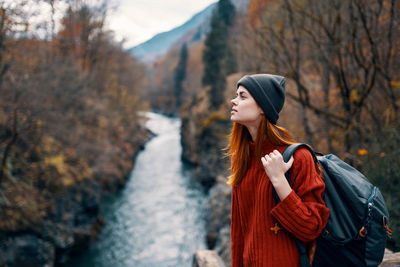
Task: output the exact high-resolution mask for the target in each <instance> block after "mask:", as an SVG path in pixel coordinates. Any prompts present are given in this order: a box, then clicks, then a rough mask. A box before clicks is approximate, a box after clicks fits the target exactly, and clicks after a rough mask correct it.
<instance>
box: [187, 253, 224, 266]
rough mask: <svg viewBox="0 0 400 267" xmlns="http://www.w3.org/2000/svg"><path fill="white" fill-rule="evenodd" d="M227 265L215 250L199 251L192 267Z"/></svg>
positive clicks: (195, 254)
mask: <svg viewBox="0 0 400 267" xmlns="http://www.w3.org/2000/svg"><path fill="white" fill-rule="evenodd" d="M225 266H226V265H225V263H224V262H223V261H222V259H221V258H220V257H219V256H218V254H217V252H216V251H214V250H197V251H196V252H195V253H194V256H193V264H192V267H225Z"/></svg>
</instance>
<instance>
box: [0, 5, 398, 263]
mask: <svg viewBox="0 0 400 267" xmlns="http://www.w3.org/2000/svg"><path fill="white" fill-rule="evenodd" d="M243 1H244V2H246V3H247V4H246V8H245V9H238V8H236V7H235V6H237V4H236V2H240V1H232V2H235V3H232V2H231V1H230V0H220V1H218V5H217V8H216V10H215V12H214V13H213V15H212V16H211V18H210V21H209V27H208V28H209V29H208V33H207V34H206V36H205V37H204V38H201V39H196V41H191V40H192V39H190V37H187V38H186V39H185V38H183V39H181V40H180V41H179V42H178V43H177V44H176V45H174V46H173V48H172V49H171V50H170V51H169V52H168V54H167V55H165V56H163V57H160V58H159V59H158V60H157V61H155V62H153V63H151V64H144V63H141V62H139V61H138V60H136V59H135V58H134V57H132V56H130V55H129V54H128V53H127V52H126V51H125V50H124V49H123V44H122V43H119V42H117V41H116V40H115V36H114V33H113V32H112V31H110V30H109V29H107V27H106V26H105V22H106V19H107V16H108V13H109V11H110V9H111V8H112V7H111V6H110V5H109V4H107V3H108V2H107V1H105V0H104V1H102V0H95V1H81V0H73V1H64V0H37V1H33V0H17V1H1V2H0V265H1V264H2V261H4V259H6V257H7V252H9V251H8V250H7V246H8V249H11V248H12V247H13V246H12V244H15V243H16V242H17V241H18V240H19V238H28V237H29V240H30V242H32V244H33V245H32V247H38V248H43V249H44V248H45V249H46V250H48V243H50V244H51V248H50V250H51V251H52V252H51V253H49V255H53V256H49V258H46V259H45V261H46V262H47V261H49V262H50V261H53V260H54V257H55V260H56V262H57V263H58V264H63V263H65V262H66V261H67V260H68V256H65V255H73V254H74V253H77V251H78V250H79V249H80V248H81V247H82V246H83V247H86V246H87V245H88V243H89V242H90V240H93V239H94V238H95V236H96V234H97V233H98V231H99V229H100V228H101V225H102V219H101V215H100V214H99V210H98V203H99V201H100V199H101V197H102V196H103V195H105V194H110V193H112V192H116V191H118V190H119V189H120V188H121V187H123V185H124V183H125V179H126V176H127V173H128V172H129V171H130V169H131V168H132V166H133V157H134V155H136V154H137V153H138V152H139V150H140V149H141V148H142V147H143V144H144V143H145V142H146V140H147V139H148V138H149V136H150V135H149V133H148V132H147V131H146V129H145V128H144V127H143V123H144V118H143V117H142V116H141V115H140V114H141V113H140V111H146V110H149V109H152V110H156V111H159V112H162V113H165V114H168V115H175V116H179V117H181V119H182V146H183V154H182V158H183V159H184V160H185V161H188V162H190V163H192V164H193V165H194V166H195V172H194V175H195V176H196V177H197V178H198V179H199V180H200V181H201V183H202V184H203V185H205V187H206V188H211V187H212V186H213V185H215V184H218V183H219V182H220V181H219V180H221V179H220V177H226V176H227V162H226V158H224V151H223V148H224V147H225V146H226V144H227V135H228V134H229V130H230V125H231V124H230V121H229V111H230V108H231V104H230V101H229V100H230V99H231V98H233V96H234V94H235V91H236V88H235V85H236V82H237V80H238V79H239V78H240V77H241V76H243V75H244V74H249V73H277V74H280V75H283V76H285V77H287V87H286V90H287V101H286V104H285V108H284V111H283V112H282V115H281V118H280V120H279V125H281V126H283V127H285V128H287V129H288V130H289V131H290V132H291V133H293V134H294V136H295V138H296V139H297V140H299V141H301V142H306V143H308V144H310V145H311V146H312V147H313V148H315V149H316V150H317V151H320V152H322V153H335V154H337V155H339V156H340V157H341V158H342V159H344V160H345V161H346V162H348V163H349V164H351V165H353V166H355V167H356V168H357V169H359V170H361V171H362V172H363V173H364V174H365V176H366V177H368V179H369V180H370V181H371V182H372V183H374V184H375V185H377V186H378V187H379V189H380V190H381V191H382V193H383V196H384V198H385V201H386V204H387V207H388V209H389V212H390V216H391V218H390V227H391V228H392V230H394V232H393V235H392V237H391V239H389V240H388V245H387V246H388V248H390V249H392V250H394V251H399V250H400V191H399V189H398V188H399V186H400V164H399V160H398V154H399V153H400V117H399V108H400V72H399V71H398V70H399V69H400V51H399V47H400V39H399V38H400V26H399V23H400V19H399V18H400V16H399V10H400V7H399V2H398V1H395V0H380V1H375V0H351V1H341V0H293V1H289V0H247V1H245V0H243ZM33 2H35V6H36V8H31V7H32V3H33ZM60 7H63V8H61V9H62V10H63V13H62V14H61V15H60V13H59V10H60ZM58 20H60V21H59V22H58ZM57 25H60V26H57ZM228 204H229V203H228ZM228 204H227V205H228ZM226 213H227V212H226ZM89 215H90V216H89ZM220 221H221V222H220V223H219V224H218V226H216V228H217V230H215V231H216V233H214V232H212V233H211V234H210V233H209V234H208V236H207V242H208V244H209V247H210V248H213V246H214V245H215V244H216V243H217V244H218V242H219V241H218V237H217V232H218V231H219V230H221V229H222V228H223V227H225V226H226V225H227V224H228V221H229V214H224V219H221V220H220ZM71 225H73V226H71ZM83 225H90V227H88V228H85V229H87V231H86V232H84V233H82V232H81V231H80V230H78V229H80V228H79V227H80V226H83ZM71 236H73V237H74V240H75V241H74V242H73V245H71V243H69V241H68V240H69V239H68V238H69V237H71ZM60 238H61V241H60ZM42 240H45V242H44V243H43V242H42ZM4 244H5V245H6V248H4V246H3V245H4ZM2 246H3V247H2ZM16 251H18V250H16ZM219 253H220V254H221V253H222V252H221V251H219ZM54 255H55V256H54ZM51 257H53V258H51Z"/></svg>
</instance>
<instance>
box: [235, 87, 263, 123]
mask: <svg viewBox="0 0 400 267" xmlns="http://www.w3.org/2000/svg"><path fill="white" fill-rule="evenodd" d="M231 103H232V105H233V106H232V111H231V121H233V122H237V123H240V124H242V125H244V126H247V127H258V125H259V124H260V121H261V117H262V116H263V111H262V109H261V108H260V106H259V105H258V104H257V102H256V101H255V100H254V98H253V97H252V96H251V94H250V93H249V91H247V89H246V88H245V87H244V86H242V85H240V86H239V88H238V89H237V91H236V98H234V99H232V100H231Z"/></svg>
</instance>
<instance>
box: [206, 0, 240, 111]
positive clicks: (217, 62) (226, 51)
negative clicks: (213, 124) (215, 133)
mask: <svg viewBox="0 0 400 267" xmlns="http://www.w3.org/2000/svg"><path fill="white" fill-rule="evenodd" d="M234 16H235V6H234V5H233V4H232V3H231V1H230V0H220V1H219V2H218V6H217V10H216V11H215V12H214V13H213V15H212V17H211V30H210V33H209V34H208V35H207V37H206V40H205V48H204V53H203V62H204V75H203V79H202V82H203V85H204V86H205V85H210V86H211V91H210V94H211V96H210V99H211V108H212V109H218V107H219V106H220V105H221V104H222V103H223V101H224V96H223V95H224V90H225V85H226V81H225V78H226V75H228V74H230V73H233V72H235V71H236V68H237V67H236V60H234V53H233V52H232V50H231V46H230V44H229V27H230V26H232V24H233V19H234Z"/></svg>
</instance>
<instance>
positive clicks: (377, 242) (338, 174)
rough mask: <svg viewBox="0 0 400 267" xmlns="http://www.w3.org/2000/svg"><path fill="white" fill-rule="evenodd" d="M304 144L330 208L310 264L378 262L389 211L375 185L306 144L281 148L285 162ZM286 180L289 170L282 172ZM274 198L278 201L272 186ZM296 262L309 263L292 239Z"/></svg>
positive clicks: (302, 266)
mask: <svg viewBox="0 0 400 267" xmlns="http://www.w3.org/2000/svg"><path fill="white" fill-rule="evenodd" d="M300 147H305V148H307V149H308V150H309V151H310V152H311V154H312V155H313V157H314V159H315V160H318V162H319V163H320V164H321V166H322V169H323V171H324V182H325V193H324V201H325V204H326V206H327V207H328V208H329V209H330V217H329V220H328V223H327V225H326V227H325V229H324V230H323V231H322V233H321V234H320V236H319V237H318V238H317V240H316V251H315V256H314V261H313V263H312V266H317V267H320V266H321V267H329V266H332V267H333V266H335V267H336V266H340V267H346V266H378V265H379V264H380V263H381V261H382V259H383V256H384V252H385V246H386V239H387V237H388V236H389V235H390V233H391V230H390V229H389V228H388V223H389V213H388V210H387V208H386V205H385V201H384V199H383V196H382V194H381V193H380V191H379V189H378V188H377V187H376V186H374V185H373V184H371V183H370V182H369V181H368V180H367V178H365V176H364V175H363V174H361V173H360V172H359V171H357V170H356V169H355V168H353V167H351V166H350V165H348V164H347V163H345V162H343V161H342V160H341V159H339V158H338V157H337V156H335V155H333V154H329V155H322V154H320V153H317V154H319V155H321V156H318V157H317V156H316V152H314V151H313V150H312V149H311V148H310V147H309V146H308V145H306V144H294V145H290V146H288V147H287V148H286V149H285V151H284V152H283V154H282V155H283V159H284V161H285V162H287V161H288V160H289V159H290V157H291V156H292V155H293V154H294V152H295V151H296V150H297V149H298V148H300ZM286 178H287V179H288V182H289V184H290V171H288V172H287V173H286ZM273 195H274V198H275V202H276V203H278V202H279V197H278V196H277V194H276V192H275V190H274V189H273ZM296 243H297V246H298V247H299V251H300V254H301V256H300V266H301V267H305V266H310V262H309V260H308V256H307V251H306V249H305V247H304V244H303V243H302V242H301V241H300V240H298V239H296Z"/></svg>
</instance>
